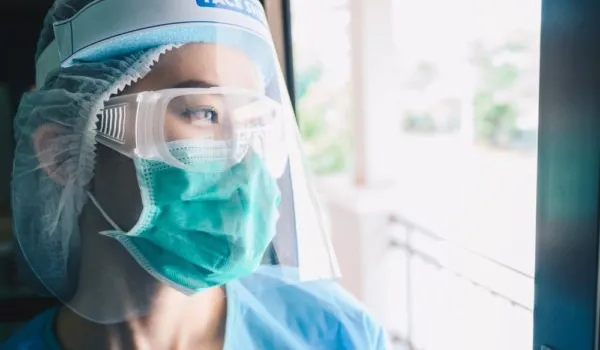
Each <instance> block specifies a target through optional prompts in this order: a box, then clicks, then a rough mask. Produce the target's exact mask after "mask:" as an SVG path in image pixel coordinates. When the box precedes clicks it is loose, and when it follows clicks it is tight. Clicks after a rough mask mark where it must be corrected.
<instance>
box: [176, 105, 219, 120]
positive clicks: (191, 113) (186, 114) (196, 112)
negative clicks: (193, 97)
mask: <svg viewBox="0 0 600 350" xmlns="http://www.w3.org/2000/svg"><path fill="white" fill-rule="evenodd" d="M180 115H181V116H182V117H183V118H186V119H189V120H190V122H191V123H192V124H194V123H211V124H217V123H218V122H219V112H218V111H217V110H216V109H215V108H213V107H209V106H199V107H188V108H185V109H184V110H183V111H181V112H180Z"/></svg>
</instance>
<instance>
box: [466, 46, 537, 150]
mask: <svg viewBox="0 0 600 350" xmlns="http://www.w3.org/2000/svg"><path fill="white" fill-rule="evenodd" d="M525 48H526V45H525V44H524V43H523V42H520V41H508V42H505V43H503V44H502V45H500V46H498V47H492V48H486V47H485V46H484V45H483V44H481V43H475V45H474V46H473V56H472V61H471V62H472V63H473V64H474V65H475V67H476V68H477V70H478V74H479V78H480V79H479V86H478V91H477V93H476V95H475V101H474V104H475V123H476V130H477V137H478V138H479V139H481V140H484V141H485V142H487V143H490V144H493V145H495V146H504V145H507V144H508V143H510V141H511V140H512V139H513V137H514V136H515V135H516V134H517V117H518V113H519V110H518V101H516V100H515V99H514V98H512V99H511V98H506V96H507V95H508V96H510V91H511V89H514V88H515V86H516V85H517V84H518V82H519V79H520V77H521V68H520V67H519V66H518V65H517V64H515V63H513V62H511V61H510V60H507V59H505V58H506V57H509V56H510V54H514V53H518V52H522V51H523V50H525Z"/></svg>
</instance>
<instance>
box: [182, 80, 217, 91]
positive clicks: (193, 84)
mask: <svg viewBox="0 0 600 350" xmlns="http://www.w3.org/2000/svg"><path fill="white" fill-rule="evenodd" d="M218 86H220V85H219V84H215V83H211V82H208V81H205V80H194V79H191V80H186V81H182V82H180V83H177V84H176V85H174V86H172V87H171V88H172V89H186V88H212V87H218Z"/></svg>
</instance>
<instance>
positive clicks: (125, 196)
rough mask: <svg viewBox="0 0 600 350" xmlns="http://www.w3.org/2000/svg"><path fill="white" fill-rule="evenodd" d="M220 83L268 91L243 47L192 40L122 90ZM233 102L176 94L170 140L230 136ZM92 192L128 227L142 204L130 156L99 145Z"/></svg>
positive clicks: (167, 133)
mask: <svg viewBox="0 0 600 350" xmlns="http://www.w3.org/2000/svg"><path fill="white" fill-rule="evenodd" d="M219 86H221V87H229V88H238V89H239V88H241V89H244V90H250V91H255V92H257V93H263V92H264V86H263V83H262V77H261V75H260V74H259V72H258V68H257V66H256V65H255V64H254V63H253V62H252V61H251V60H250V59H249V58H248V57H247V56H246V55H245V54H243V53H242V52H240V51H238V50H235V49H232V48H229V47H226V46H221V45H215V44H188V45H185V46H182V47H180V48H178V49H175V50H171V51H169V52H167V53H165V54H164V55H163V56H161V58H160V60H159V61H158V62H157V63H156V65H155V66H153V68H152V70H151V72H150V73H149V74H148V75H147V76H145V77H144V78H143V79H141V80H139V81H138V82H136V83H134V84H132V85H131V86H129V87H128V88H126V89H125V90H124V91H123V93H122V94H123V95H125V94H133V93H138V92H143V91H155V90H162V89H173V88H208V87H219ZM225 102H227V103H225ZM230 102H231V101H224V97H223V96H220V95H216V94H212V95H197V96H185V97H180V98H176V99H174V100H173V101H172V102H171V103H170V104H169V106H168V108H167V112H166V119H165V136H166V139H167V141H172V140H181V139H190V138H198V137H202V138H205V137H208V138H217V139H218V138H222V137H226V135H225V132H226V131H225V129H224V128H223V125H226V124H227V118H228V115H229V114H228V110H227V108H226V107H227V106H230V105H231V103H230ZM138 118H144V116H143V115H140V116H138ZM92 191H93V193H94V195H95V196H96V198H97V200H98V201H99V203H100V204H101V205H102V207H103V209H104V210H106V212H107V214H108V215H109V216H110V217H111V218H112V219H113V220H114V221H115V223H116V224H117V225H119V227H121V228H122V229H123V230H129V229H131V228H132V227H133V225H135V223H136V222H137V220H138V217H139V214H140V212H141V209H142V203H141V197H140V192H139V187H138V182H137V177H136V173H135V168H134V166H133V161H132V160H131V159H129V158H127V157H125V156H123V155H120V154H119V153H117V152H115V151H113V150H110V149H108V148H107V147H104V146H102V145H98V149H97V157H96V167H95V175H94V179H93V180H92Z"/></svg>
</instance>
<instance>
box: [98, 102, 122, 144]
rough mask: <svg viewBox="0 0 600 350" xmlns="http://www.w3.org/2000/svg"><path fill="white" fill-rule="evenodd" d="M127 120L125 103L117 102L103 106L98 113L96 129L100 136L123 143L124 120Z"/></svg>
mask: <svg viewBox="0 0 600 350" xmlns="http://www.w3.org/2000/svg"><path fill="white" fill-rule="evenodd" d="M126 120H127V105H126V104H119V105H114V106H109V107H105V108H104V109H102V110H101V111H100V113H99V114H98V129H97V132H98V134H99V135H100V136H102V137H104V138H106V139H108V140H110V141H113V142H116V143H118V144H121V145H123V144H125V122H126Z"/></svg>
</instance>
